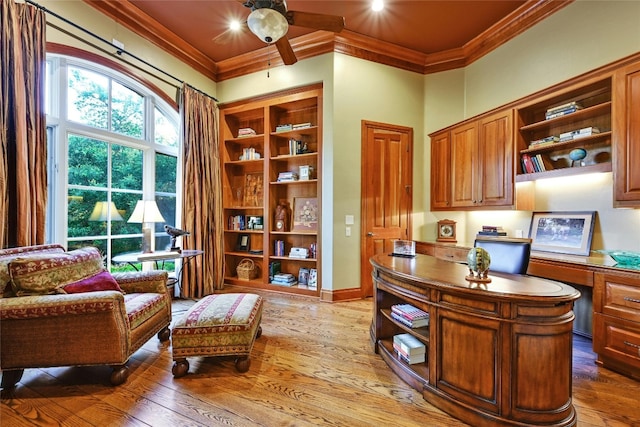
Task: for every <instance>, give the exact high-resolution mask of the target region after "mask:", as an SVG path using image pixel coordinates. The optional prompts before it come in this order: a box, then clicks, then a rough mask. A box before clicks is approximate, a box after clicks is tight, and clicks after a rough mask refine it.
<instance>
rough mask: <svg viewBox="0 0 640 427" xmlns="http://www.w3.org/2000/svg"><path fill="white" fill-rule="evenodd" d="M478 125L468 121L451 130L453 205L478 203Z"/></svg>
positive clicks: (464, 206) (471, 205)
mask: <svg viewBox="0 0 640 427" xmlns="http://www.w3.org/2000/svg"><path fill="white" fill-rule="evenodd" d="M479 160H480V159H479V158H478V127H477V123H476V122H473V123H467V124H464V125H462V126H459V127H456V128H454V129H452V130H451V187H452V190H453V193H452V199H451V207H454V208H466V207H474V206H477V204H478V187H477V184H478V180H477V176H478V164H479Z"/></svg>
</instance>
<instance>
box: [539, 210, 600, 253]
mask: <svg viewBox="0 0 640 427" xmlns="http://www.w3.org/2000/svg"><path fill="white" fill-rule="evenodd" d="M595 221H596V212H595V211H587V212H534V213H533V215H532V217H531V227H530V228H529V237H530V238H531V250H534V251H544V252H557V253H561V254H571V255H589V251H590V250H591V238H592V236H593V227H594V225H595Z"/></svg>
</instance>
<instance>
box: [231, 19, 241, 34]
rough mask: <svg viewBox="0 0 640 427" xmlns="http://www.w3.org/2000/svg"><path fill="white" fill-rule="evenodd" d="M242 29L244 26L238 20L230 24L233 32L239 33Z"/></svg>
mask: <svg viewBox="0 0 640 427" xmlns="http://www.w3.org/2000/svg"><path fill="white" fill-rule="evenodd" d="M240 27H242V24H241V23H240V21H238V20H237V19H234V20H233V21H231V22H229V29H230V30H232V31H238V30H239V29H240Z"/></svg>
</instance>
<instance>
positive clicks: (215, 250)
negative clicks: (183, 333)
mask: <svg viewBox="0 0 640 427" xmlns="http://www.w3.org/2000/svg"><path fill="white" fill-rule="evenodd" d="M180 98H181V99H180V114H181V118H182V137H183V172H182V178H183V197H182V225H183V227H182V228H184V229H185V230H187V231H189V232H190V233H191V235H190V236H186V237H187V238H184V241H183V242H184V246H185V247H186V248H187V249H200V250H203V251H204V255H203V256H201V257H195V258H194V259H193V260H192V261H190V262H188V263H185V264H184V266H183V271H182V284H181V288H180V296H181V297H183V298H201V297H203V296H205V295H209V294H212V293H213V292H214V290H216V289H222V287H223V286H224V258H223V251H224V249H223V220H222V179H221V175H220V144H219V141H218V107H217V105H216V103H215V100H214V99H212V98H211V97H209V96H207V95H205V94H203V93H201V92H199V91H197V90H196V89H193V88H191V87H189V86H188V85H183V87H182V90H181V94H180Z"/></svg>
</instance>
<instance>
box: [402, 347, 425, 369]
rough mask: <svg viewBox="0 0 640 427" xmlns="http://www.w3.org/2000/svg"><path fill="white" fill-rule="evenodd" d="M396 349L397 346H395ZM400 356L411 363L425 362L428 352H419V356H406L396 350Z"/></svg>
mask: <svg viewBox="0 0 640 427" xmlns="http://www.w3.org/2000/svg"><path fill="white" fill-rule="evenodd" d="M394 349H395V348H394ZM396 354H397V355H398V358H399V359H400V360H402V361H403V362H405V363H408V364H409V365H415V364H416V363H424V362H425V361H426V360H427V356H426V354H418V355H417V356H406V355H404V354H402V353H401V352H399V351H397V350H396Z"/></svg>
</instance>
